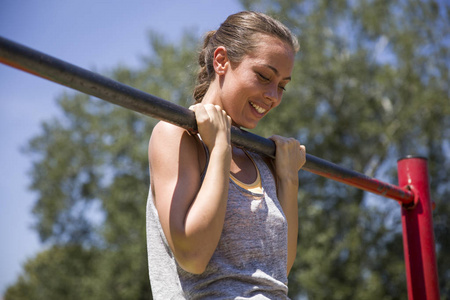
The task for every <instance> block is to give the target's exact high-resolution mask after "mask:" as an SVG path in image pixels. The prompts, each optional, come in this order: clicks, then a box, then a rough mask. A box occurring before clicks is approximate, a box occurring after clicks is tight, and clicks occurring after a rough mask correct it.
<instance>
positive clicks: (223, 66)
mask: <svg viewBox="0 0 450 300" xmlns="http://www.w3.org/2000/svg"><path fill="white" fill-rule="evenodd" d="M229 65H230V61H229V59H228V53H227V49H226V48H225V47H223V46H220V47H217V49H216V50H215V51H214V61H213V66H214V71H216V74H217V75H225V73H226V71H227V69H228V66H229Z"/></svg>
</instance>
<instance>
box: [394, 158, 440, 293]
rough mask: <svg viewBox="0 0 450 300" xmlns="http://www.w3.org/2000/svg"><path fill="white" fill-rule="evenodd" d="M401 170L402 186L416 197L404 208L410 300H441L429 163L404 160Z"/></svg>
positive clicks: (400, 163) (404, 236)
mask: <svg viewBox="0 0 450 300" xmlns="http://www.w3.org/2000/svg"><path fill="white" fill-rule="evenodd" d="M397 166H398V179H399V186H400V187H405V188H408V189H410V190H411V191H412V192H414V194H415V200H414V203H413V204H412V205H403V206H402V226H403V248H404V254H405V267H406V278H407V284H408V299H409V300H413V299H414V300H423V299H427V300H438V299H439V282H438V275H437V274H438V273H437V264H436V252H435V243H434V231H433V216H432V204H431V200H430V191H429V186H428V166H427V160H426V159H424V158H421V157H406V158H404V159H400V160H399V161H398V165H397Z"/></svg>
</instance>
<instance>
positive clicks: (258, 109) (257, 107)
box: [250, 101, 267, 114]
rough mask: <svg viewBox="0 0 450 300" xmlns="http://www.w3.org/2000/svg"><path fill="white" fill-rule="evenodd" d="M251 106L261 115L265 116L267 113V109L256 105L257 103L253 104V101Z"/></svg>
mask: <svg viewBox="0 0 450 300" xmlns="http://www.w3.org/2000/svg"><path fill="white" fill-rule="evenodd" d="M250 105H251V106H252V107H253V108H254V109H255V110H256V111H257V112H258V113H260V114H264V113H265V112H266V111H267V109H264V108H262V107H261V106H259V105H256V104H255V103H253V102H251V101H250Z"/></svg>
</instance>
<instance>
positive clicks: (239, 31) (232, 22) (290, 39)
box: [194, 11, 300, 103]
mask: <svg viewBox="0 0 450 300" xmlns="http://www.w3.org/2000/svg"><path fill="white" fill-rule="evenodd" d="M258 33H259V34H267V35H270V36H273V37H276V38H279V39H280V40H282V41H283V42H286V43H287V44H288V45H290V46H291V47H292V49H293V50H294V51H295V52H297V51H298V50H299V48H300V47H299V44H298V41H297V38H296V37H295V36H294V35H293V34H292V33H291V31H290V30H289V29H288V28H287V27H286V26H285V25H283V24H282V23H281V22H279V21H277V20H275V19H273V18H272V17H270V16H268V15H265V14H263V13H257V12H252V11H243V12H239V13H236V14H233V15H230V16H229V17H228V18H227V19H226V20H225V22H223V23H222V24H221V25H220V27H219V29H218V30H214V31H209V32H208V33H206V36H205V39H204V42H203V49H202V51H201V52H200V55H199V57H198V63H199V65H200V70H199V71H198V75H197V83H196V86H195V88H194V99H195V102H196V103H198V102H201V101H202V99H203V96H205V94H206V91H207V90H208V88H209V84H210V83H211V81H212V80H213V79H214V76H215V72H214V67H213V55H214V51H215V50H216V49H217V47H219V46H224V47H225V48H226V49H227V53H228V58H229V59H230V61H232V62H240V61H241V60H242V58H243V57H244V56H245V55H246V54H248V53H250V52H251V51H252V50H254V49H255V47H256V45H257V42H258V39H257V38H255V34H258Z"/></svg>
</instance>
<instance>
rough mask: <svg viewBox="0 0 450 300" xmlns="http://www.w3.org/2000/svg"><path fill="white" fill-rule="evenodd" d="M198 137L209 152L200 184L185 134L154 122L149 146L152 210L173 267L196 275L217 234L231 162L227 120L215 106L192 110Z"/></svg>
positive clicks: (193, 145)
mask: <svg viewBox="0 0 450 300" xmlns="http://www.w3.org/2000/svg"><path fill="white" fill-rule="evenodd" d="M194 110H195V112H196V118H197V124H198V128H199V132H200V135H201V136H202V139H203V141H204V143H205V144H206V145H207V147H208V149H209V152H210V159H209V164H208V166H207V171H206V174H205V177H204V180H203V182H201V178H200V176H201V172H202V170H201V168H200V165H201V164H200V161H199V149H200V151H203V149H201V148H199V147H198V142H197V140H196V138H195V137H193V136H192V135H190V134H189V133H188V132H187V131H186V130H184V129H181V128H179V127H176V126H174V125H171V124H168V123H164V122H160V123H158V125H157V126H155V128H154V130H153V133H152V137H151V139H150V145H149V160H150V172H151V180H152V190H153V191H154V199H155V205H156V208H157V210H158V213H159V218H160V222H161V225H162V228H163V230H164V233H165V235H166V238H167V241H168V243H169V245H170V247H171V249H172V251H173V253H174V255H175V258H176V260H177V262H178V263H179V265H180V266H181V267H182V268H183V269H185V270H186V271H188V272H191V273H196V274H199V273H202V272H203V271H204V269H205V268H206V266H207V264H208V262H209V260H210V259H211V257H212V255H213V253H214V251H215V249H216V247H217V244H218V242H219V239H220V235H221V233H222V228H223V223H224V219H225V211H226V204H227V197H228V180H229V173H230V161H231V142H230V126H231V120H230V118H229V117H228V116H227V115H226V114H225V112H223V111H222V109H221V108H220V107H218V106H213V105H196V107H195V108H194Z"/></svg>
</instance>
